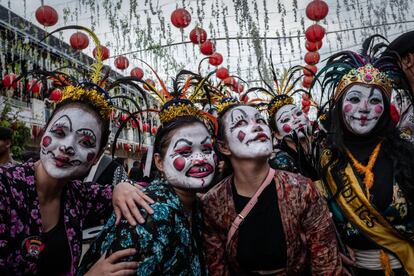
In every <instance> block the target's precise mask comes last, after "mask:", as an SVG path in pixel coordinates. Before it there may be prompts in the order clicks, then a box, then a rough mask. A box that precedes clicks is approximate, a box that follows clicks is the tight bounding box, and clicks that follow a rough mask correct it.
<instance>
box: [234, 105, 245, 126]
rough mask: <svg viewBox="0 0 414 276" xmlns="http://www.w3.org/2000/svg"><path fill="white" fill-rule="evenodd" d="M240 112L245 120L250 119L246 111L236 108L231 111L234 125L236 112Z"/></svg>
mask: <svg viewBox="0 0 414 276" xmlns="http://www.w3.org/2000/svg"><path fill="white" fill-rule="evenodd" d="M236 111H239V112H240V113H241V114H242V115H243V116H244V117H245V118H246V117H248V116H247V113H246V111H244V110H243V109H240V108H237V107H236V108H235V109H233V110H232V111H231V122H232V123H234V119H235V118H234V112H236Z"/></svg>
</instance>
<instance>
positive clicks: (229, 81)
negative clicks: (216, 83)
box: [223, 77, 237, 89]
mask: <svg viewBox="0 0 414 276" xmlns="http://www.w3.org/2000/svg"><path fill="white" fill-rule="evenodd" d="M223 84H224V85H227V86H230V87H231V88H232V89H233V88H234V86H236V85H237V81H236V80H235V79H234V78H232V77H227V78H225V79H224V80H223Z"/></svg>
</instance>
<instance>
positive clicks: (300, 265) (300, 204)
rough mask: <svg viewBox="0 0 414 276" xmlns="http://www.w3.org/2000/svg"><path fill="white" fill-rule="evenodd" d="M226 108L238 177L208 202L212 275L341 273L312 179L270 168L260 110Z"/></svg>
mask: <svg viewBox="0 0 414 276" xmlns="http://www.w3.org/2000/svg"><path fill="white" fill-rule="evenodd" d="M219 110H220V113H219V114H220V115H219V135H218V140H219V141H218V143H220V144H219V149H220V151H221V153H222V154H224V155H225V156H226V157H227V158H228V159H229V160H230V164H231V167H232V172H233V174H232V175H231V176H229V177H227V178H225V179H224V180H223V181H221V182H220V183H218V184H217V185H216V186H215V187H213V188H212V189H211V190H210V191H208V192H207V194H205V195H204V196H203V197H202V209H203V215H204V222H205V225H206V229H205V231H204V239H205V243H206V252H207V264H208V269H209V273H210V274H212V275H286V274H288V275H300V274H301V273H304V272H305V271H311V272H312V274H314V275H339V274H340V271H341V260H340V257H339V253H338V250H337V244H336V238H335V230H334V227H333V223H332V221H331V218H330V216H329V212H328V207H327V206H326V205H325V203H324V200H323V199H322V198H320V197H319V196H318V193H317V191H316V190H315V188H314V186H313V184H312V182H311V180H310V179H307V178H305V177H303V176H300V175H298V174H293V173H290V172H286V171H279V170H273V169H271V168H270V166H269V163H268V159H269V157H270V155H271V153H272V141H271V131H270V128H269V126H268V125H267V123H266V120H265V118H264V117H263V116H262V115H261V114H260V112H259V111H258V110H257V109H256V108H255V107H253V106H248V105H240V104H236V103H233V104H228V102H227V104H226V107H225V108H223V107H219ZM307 260H310V265H309V263H308V262H307ZM307 266H310V267H307Z"/></svg>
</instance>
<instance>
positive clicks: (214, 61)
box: [208, 53, 223, 66]
mask: <svg viewBox="0 0 414 276" xmlns="http://www.w3.org/2000/svg"><path fill="white" fill-rule="evenodd" d="M208 62H209V63H210V64H211V65H213V66H219V65H220V64H222V63H223V56H222V55H221V54H220V53H214V54H212V55H211V56H210V57H209V59H208Z"/></svg>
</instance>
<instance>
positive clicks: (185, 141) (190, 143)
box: [174, 138, 193, 148]
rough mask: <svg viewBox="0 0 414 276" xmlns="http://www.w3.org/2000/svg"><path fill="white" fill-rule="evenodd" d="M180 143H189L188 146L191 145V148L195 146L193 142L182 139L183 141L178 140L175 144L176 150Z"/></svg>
mask: <svg viewBox="0 0 414 276" xmlns="http://www.w3.org/2000/svg"><path fill="white" fill-rule="evenodd" d="M180 142H184V143H187V144H188V145H190V146H192V145H193V142H191V141H188V140H187V139H184V138H181V139H178V140H177V142H175V144H174V148H176V147H177V145H178V143H180Z"/></svg>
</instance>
